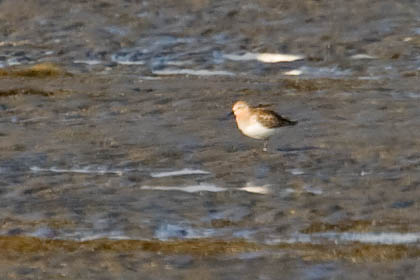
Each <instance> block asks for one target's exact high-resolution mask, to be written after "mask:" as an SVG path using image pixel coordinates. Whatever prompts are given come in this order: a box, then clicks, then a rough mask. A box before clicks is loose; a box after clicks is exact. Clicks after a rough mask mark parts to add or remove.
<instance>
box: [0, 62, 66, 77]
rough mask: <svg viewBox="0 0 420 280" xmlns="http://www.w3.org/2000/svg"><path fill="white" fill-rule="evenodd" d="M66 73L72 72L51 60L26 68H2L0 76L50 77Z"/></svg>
mask: <svg viewBox="0 0 420 280" xmlns="http://www.w3.org/2000/svg"><path fill="white" fill-rule="evenodd" d="M64 75H66V76H69V75H70V73H67V72H66V71H64V70H63V69H62V68H61V67H59V66H58V65H55V64H53V63H50V62H45V63H39V64H35V65H33V66H31V67H26V68H14V67H13V68H11V69H0V77H5V76H12V77H26V78H48V77H55V76H64Z"/></svg>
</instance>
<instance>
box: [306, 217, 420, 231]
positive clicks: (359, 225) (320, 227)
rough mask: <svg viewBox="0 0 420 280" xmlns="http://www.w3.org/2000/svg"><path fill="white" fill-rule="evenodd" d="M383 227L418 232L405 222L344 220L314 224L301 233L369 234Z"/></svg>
mask: <svg viewBox="0 0 420 280" xmlns="http://www.w3.org/2000/svg"><path fill="white" fill-rule="evenodd" d="M381 227H385V228H387V229H390V228H392V229H393V230H394V231H398V232H410V231H417V230H418V229H417V228H415V226H413V227H411V226H410V225H409V224H408V223H406V222H403V221H385V220H380V221H377V220H344V221H341V222H339V223H336V224H332V223H322V222H318V221H316V222H313V223H311V224H310V225H309V226H308V227H306V228H304V229H303V230H301V231H300V232H301V233H304V234H311V233H319V232H330V231H333V232H368V231H375V229H376V231H378V230H380V228H381Z"/></svg>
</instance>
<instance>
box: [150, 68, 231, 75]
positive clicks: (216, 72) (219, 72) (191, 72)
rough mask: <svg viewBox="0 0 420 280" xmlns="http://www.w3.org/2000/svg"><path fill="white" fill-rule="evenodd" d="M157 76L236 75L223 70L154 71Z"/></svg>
mask: <svg viewBox="0 0 420 280" xmlns="http://www.w3.org/2000/svg"><path fill="white" fill-rule="evenodd" d="M153 74H155V75H191V76H234V75H235V74H234V73H232V72H229V71H223V70H205V69H202V70H194V69H164V70H155V71H153Z"/></svg>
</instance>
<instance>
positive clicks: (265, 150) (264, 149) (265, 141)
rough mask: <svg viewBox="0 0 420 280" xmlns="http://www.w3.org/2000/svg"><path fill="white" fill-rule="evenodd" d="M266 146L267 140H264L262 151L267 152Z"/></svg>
mask: <svg viewBox="0 0 420 280" xmlns="http://www.w3.org/2000/svg"><path fill="white" fill-rule="evenodd" d="M267 146H268V140H264V148H263V152H267V150H268V149H267Z"/></svg>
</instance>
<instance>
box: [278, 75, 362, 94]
mask: <svg viewBox="0 0 420 280" xmlns="http://www.w3.org/2000/svg"><path fill="white" fill-rule="evenodd" d="M367 83H369V81H363V80H355V79H333V78H320V79H300V78H287V79H283V80H282V84H283V87H284V88H287V89H294V90H297V91H318V90H326V89H331V88H336V89H347V90H348V89H353V88H360V87H363V86H365V85H366V84H367Z"/></svg>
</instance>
